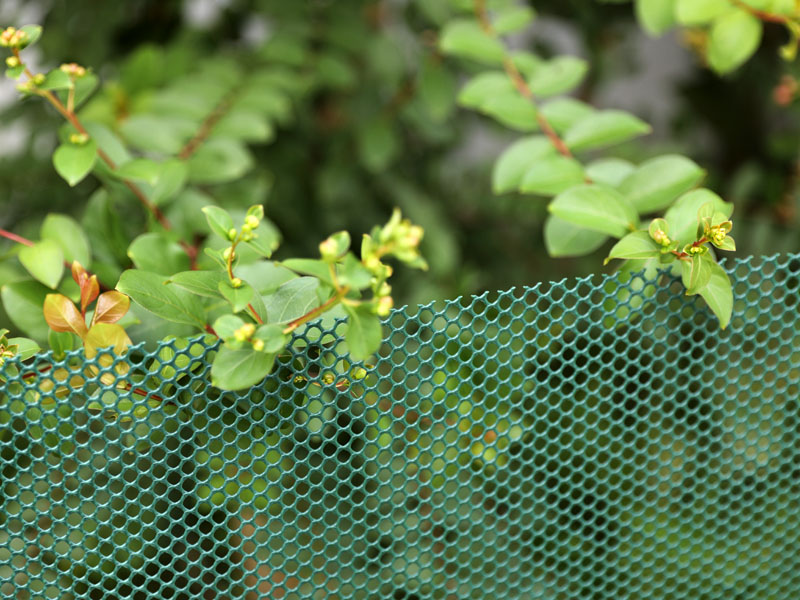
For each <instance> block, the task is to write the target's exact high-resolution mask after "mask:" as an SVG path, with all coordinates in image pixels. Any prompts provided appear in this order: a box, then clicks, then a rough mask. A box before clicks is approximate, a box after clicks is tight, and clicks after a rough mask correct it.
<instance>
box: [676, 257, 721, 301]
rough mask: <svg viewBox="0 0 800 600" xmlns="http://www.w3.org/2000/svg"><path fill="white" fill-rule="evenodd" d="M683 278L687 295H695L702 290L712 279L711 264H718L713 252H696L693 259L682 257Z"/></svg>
mask: <svg viewBox="0 0 800 600" xmlns="http://www.w3.org/2000/svg"><path fill="white" fill-rule="evenodd" d="M678 262H680V263H681V279H682V280H683V285H684V287H685V288H686V295H687V296H693V295H695V294H697V293H698V292H700V290H701V289H703V287H705V285H706V284H707V283H708V281H709V279H711V265H712V264H716V262H715V261H714V259H713V258H712V257H711V254H710V253H708V252H706V253H705V254H696V255H694V256H692V257H691V260H685V259H681V260H679V261H678Z"/></svg>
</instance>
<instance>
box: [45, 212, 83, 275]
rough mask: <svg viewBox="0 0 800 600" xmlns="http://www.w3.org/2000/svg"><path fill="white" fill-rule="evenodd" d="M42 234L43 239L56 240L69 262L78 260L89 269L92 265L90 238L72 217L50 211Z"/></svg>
mask: <svg viewBox="0 0 800 600" xmlns="http://www.w3.org/2000/svg"><path fill="white" fill-rule="evenodd" d="M40 235H41V238H42V239H43V240H53V241H54V242H56V243H57V244H58V245H59V247H60V248H61V252H62V253H63V254H64V260H66V261H67V262H69V263H72V262H73V261H76V260H77V261H78V262H79V263H80V264H81V265H82V266H83V267H85V268H87V269H88V268H89V267H90V266H91V262H92V253H91V249H90V247H89V238H88V237H87V236H86V234H85V233H84V231H83V228H82V227H81V226H80V225H79V224H78V222H77V221H76V220H75V219H73V218H72V217H68V216H67V215H60V214H57V213H49V214H48V215H47V216H46V217H45V218H44V221H43V222H42V228H41V230H40Z"/></svg>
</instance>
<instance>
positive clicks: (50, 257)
mask: <svg viewBox="0 0 800 600" xmlns="http://www.w3.org/2000/svg"><path fill="white" fill-rule="evenodd" d="M18 256H19V261H20V262H21V263H22V266H23V267H25V268H26V269H27V271H28V273H30V274H31V275H33V277H34V279H37V280H39V281H41V282H42V283H43V284H45V285H46V286H47V287H49V288H52V289H56V288H57V287H58V282H59V281H61V275H62V274H63V273H64V253H63V252H62V251H61V246H59V245H58V243H56V242H55V241H53V240H42V241H41V242H39V243H37V244H34V245H33V246H23V247H22V249H20V251H19V255H18Z"/></svg>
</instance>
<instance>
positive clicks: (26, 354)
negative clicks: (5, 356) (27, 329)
mask: <svg viewBox="0 0 800 600" xmlns="http://www.w3.org/2000/svg"><path fill="white" fill-rule="evenodd" d="M8 345H9V347H12V348H13V347H14V346H16V350H15V351H14V352H15V353H16V354H15V355H16V356H17V357H18V358H19V359H20V360H28V359H29V358H31V357H33V356H34V355H36V354H39V352H41V351H42V349H41V348H40V347H39V344H37V343H36V342H35V341H33V340H30V339H28V338H24V337H12V338H8Z"/></svg>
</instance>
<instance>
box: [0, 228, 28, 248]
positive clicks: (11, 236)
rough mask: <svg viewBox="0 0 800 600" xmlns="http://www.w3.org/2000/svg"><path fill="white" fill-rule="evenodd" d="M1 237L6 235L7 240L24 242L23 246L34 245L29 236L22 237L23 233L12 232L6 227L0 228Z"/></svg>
mask: <svg viewBox="0 0 800 600" xmlns="http://www.w3.org/2000/svg"><path fill="white" fill-rule="evenodd" d="M0 237H4V238H6V239H7V240H11V241H12V242H17V243H18V244H22V245H23V246H33V242H32V241H30V240H29V239H27V238H24V237H22V236H21V235H17V234H16V233H11V232H10V231H6V230H5V229H0Z"/></svg>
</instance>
